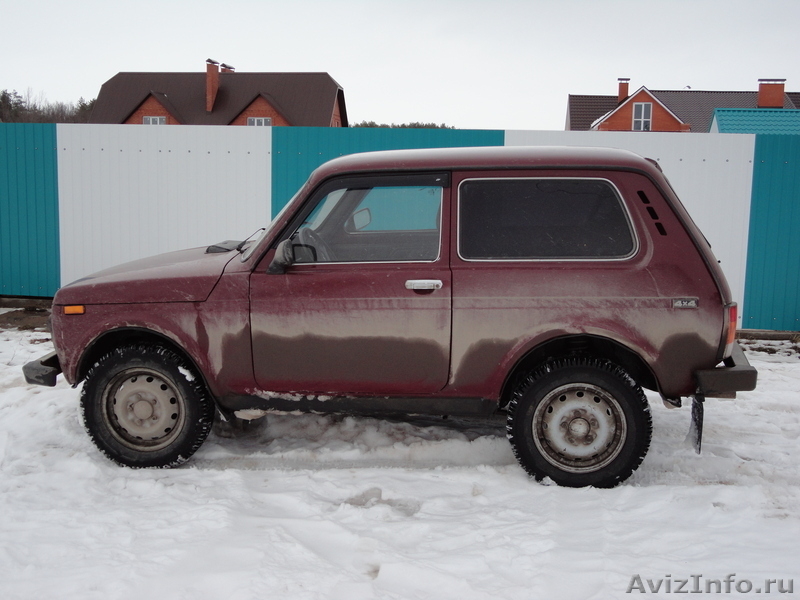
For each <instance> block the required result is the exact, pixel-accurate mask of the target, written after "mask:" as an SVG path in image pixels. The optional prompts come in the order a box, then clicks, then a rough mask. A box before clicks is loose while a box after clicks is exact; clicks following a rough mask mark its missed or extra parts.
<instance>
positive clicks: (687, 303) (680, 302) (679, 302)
mask: <svg viewBox="0 0 800 600" xmlns="http://www.w3.org/2000/svg"><path fill="white" fill-rule="evenodd" d="M699 304H700V301H699V300H698V299H697V298H674V299H673V300H672V308H697V307H698V306H699Z"/></svg>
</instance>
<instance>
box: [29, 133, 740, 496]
mask: <svg viewBox="0 0 800 600" xmlns="http://www.w3.org/2000/svg"><path fill="white" fill-rule="evenodd" d="M735 328H736V305H735V303H734V302H733V300H732V298H731V293H730V290H729V288H728V285H727V283H726V281H725V277H724V275H723V274H722V271H721V269H720V267H719V265H718V263H717V260H716V259H715V258H714V255H713V254H712V251H711V249H710V247H709V245H708V243H707V242H706V240H705V238H704V237H703V235H702V234H701V232H700V231H699V230H698V229H697V227H696V225H695V224H694V223H693V221H692V220H691V218H690V216H689V215H688V213H687V212H686V210H685V209H684V207H683V205H682V204H681V203H680V201H679V199H678V198H677V197H676V196H675V194H674V192H673V190H672V188H671V187H670V185H669V183H668V182H667V180H666V178H665V177H664V175H663V174H662V172H661V170H660V168H659V167H658V166H657V165H656V164H655V163H654V162H652V161H649V160H647V159H643V158H641V157H639V156H637V155H634V154H632V153H629V152H625V151H619V150H609V149H575V148H572V149H567V148H466V149H444V150H411V151H392V152H377V153H366V154H360V155H351V156H347V157H343V158H339V159H336V160H333V161H331V162H329V163H326V164H325V165H323V166H321V167H320V168H318V169H317V170H316V171H315V172H314V173H312V175H311V176H310V178H309V180H308V181H307V182H306V184H305V185H304V186H303V187H302V188H301V190H300V191H299V192H298V193H297V194H296V196H295V197H294V198H293V199H292V200H291V201H290V203H289V204H288V205H287V206H286V207H285V209H284V210H283V211H282V212H281V213H280V214H279V215H278V217H277V218H276V219H275V220H274V221H273V223H272V224H271V225H270V226H269V227H268V228H267V229H266V230H265V231H264V233H263V234H262V235H261V236H260V237H259V238H258V239H257V240H255V241H254V242H250V243H249V244H246V245H245V244H236V243H235V242H233V243H230V242H229V243H223V244H220V245H217V246H213V247H210V248H208V249H205V248H201V249H194V250H187V251H183V252H176V253H171V254H168V255H163V256H158V257H153V258H150V259H144V260H141V261H137V262H135V263H130V264H128V265H123V266H120V267H116V268H114V269H110V270H107V271H103V272H101V273H97V274H95V275H92V276H90V277H87V278H85V279H82V280H79V281H77V282H74V283H72V284H70V285H68V286H65V287H64V288H62V289H61V290H59V292H58V293H57V295H56V297H55V299H54V305H53V340H54V345H55V348H56V355H55V356H49V357H45V358H44V359H42V360H41V361H36V362H34V363H30V364H29V365H28V366H26V374H27V375H28V377H29V380H30V381H32V382H36V383H45V384H53V383H54V381H55V377H56V375H57V374H58V373H63V375H64V377H65V378H66V380H67V381H68V382H69V383H71V384H73V385H76V384H78V383H79V382H81V381H83V380H84V379H86V380H87V382H86V385H84V390H83V397H82V405H83V411H84V418H85V420H86V421H87V428H88V429H89V433H90V435H92V438H93V439H94V441H95V442H96V443H97V444H98V446H99V447H100V449H101V450H103V451H104V452H105V453H106V454H107V455H109V456H110V457H111V458H112V459H114V460H116V461H117V462H120V463H122V464H128V465H132V466H167V465H173V464H179V463H180V462H182V461H183V460H185V459H186V458H188V456H189V455H190V454H191V452H193V451H194V450H195V449H196V448H197V447H199V445H200V443H202V439H204V437H205V434H207V431H208V427H209V426H210V420H211V419H212V418H213V413H214V412H217V413H219V414H220V415H221V416H222V417H223V418H226V419H234V418H237V417H245V418H255V417H257V416H260V415H263V414H266V413H267V412H269V411H294V410H306V411H308V410H314V411H320V412H352V413H368V414H380V413H388V414H393V415H403V414H432V415H472V416H488V415H492V414H495V413H498V412H500V411H506V412H507V413H508V419H509V421H508V430H509V437H510V439H511V442H512V445H513V447H514V450H515V453H516V454H517V457H518V458H519V459H520V462H521V464H522V466H523V467H525V468H526V469H527V470H528V472H529V473H531V474H532V475H533V476H534V477H536V478H543V477H551V478H553V479H554V480H556V481H557V482H559V483H562V484H564V485H575V486H581V485H597V486H609V485H615V484H616V483H618V482H619V481H621V480H623V479H625V478H626V477H627V476H629V475H630V473H631V472H633V470H634V469H635V468H636V467H637V466H638V464H639V463H640V462H641V459H642V457H643V456H644V453H645V452H646V450H647V447H648V445H649V441H650V429H651V422H650V416H649V411H648V410H647V405H646V400H645V399H644V395H643V394H642V391H641V390H642V388H646V389H650V390H654V391H656V392H658V393H659V394H660V395H661V396H662V398H663V399H664V400H665V402H667V403H668V404H669V405H671V406H679V405H680V403H681V398H682V397H684V398H685V397H691V398H693V399H694V405H695V425H696V426H701V425H702V401H703V399H704V398H705V397H707V396H730V395H731V394H734V393H735V392H736V391H738V390H749V389H753V388H754V386H755V382H756V373H755V370H754V369H752V368H751V367H750V366H749V365H748V364H747V362H746V359H745V358H744V355H743V354H742V353H741V351H740V350H738V346H736V343H735V337H734V334H735ZM165 362H166V363H168V364H167V366H164V363H165ZM131 365H134V366H131ZM175 373H178V375H177V376H176V375H175ZM148 377H150V381H149V382H146V380H147V378H148ZM143 378H144V379H143ZM87 388H88V391H87ZM198 398H199V399H198ZM197 405H199V406H200V407H201V408H200V409H199V410H196V408H197ZM171 406H172V407H175V406H177V408H175V409H174V410H173V409H172V408H170V407H171ZM192 420H196V421H200V422H201V423H200V424H199V425H198V424H197V423H194V424H193V423H191V422H190V421H192ZM151 423H153V425H152V426H151V425H150V424H151ZM154 428H155V429H154ZM177 430H181V432H180V433H177ZM699 431H700V429H699V428H698V430H697V435H698V437H697V440H698V446H699V439H700V438H699ZM189 440H191V441H189Z"/></svg>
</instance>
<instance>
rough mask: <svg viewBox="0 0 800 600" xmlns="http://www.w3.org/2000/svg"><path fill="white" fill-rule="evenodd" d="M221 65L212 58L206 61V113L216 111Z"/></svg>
mask: <svg viewBox="0 0 800 600" xmlns="http://www.w3.org/2000/svg"><path fill="white" fill-rule="evenodd" d="M217 65H219V63H218V62H217V61H215V60H211V59H210V58H209V59H208V60H206V112H208V113H210V112H211V111H212V110H214V101H215V100H216V99H217V92H218V91H219V67H218V66H217Z"/></svg>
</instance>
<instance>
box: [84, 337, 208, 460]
mask: <svg viewBox="0 0 800 600" xmlns="http://www.w3.org/2000/svg"><path fill="white" fill-rule="evenodd" d="M81 410H82V412H83V422H84V425H85V427H86V430H87V431H88V432H89V436H90V437H91V438H92V441H93V442H94V443H95V445H96V446H97V447H98V448H99V449H100V450H101V451H102V452H103V453H104V454H105V455H106V456H107V457H108V458H110V459H111V460H113V461H114V462H116V463H119V464H121V465H126V466H129V467H175V466H178V465H180V464H182V463H184V462H186V460H188V458H189V457H190V456H191V455H192V454H194V453H195V452H196V451H197V449H198V448H199V447H200V446H201V445H202V443H203V442H204V441H205V439H206V437H207V436H208V432H209V431H210V430H211V426H212V424H213V421H214V402H213V400H212V399H211V397H210V396H209V394H208V391H207V390H206V389H205V385H204V384H203V382H202V381H201V380H200V378H199V377H198V376H197V374H196V373H194V369H192V367H191V366H190V365H189V364H188V363H187V362H186V361H185V360H184V359H182V358H181V357H180V356H179V355H177V354H176V353H174V352H172V351H171V350H167V349H166V348H163V347H161V346H154V345H145V344H136V345H130V346H122V347H120V348H117V349H115V350H113V351H111V352H109V353H108V354H106V355H105V356H103V357H102V358H101V359H100V360H98V361H97V363H95V365H94V366H93V367H92V369H91V370H90V371H89V373H88V374H87V376H86V381H85V382H84V384H83V391H82V392H81Z"/></svg>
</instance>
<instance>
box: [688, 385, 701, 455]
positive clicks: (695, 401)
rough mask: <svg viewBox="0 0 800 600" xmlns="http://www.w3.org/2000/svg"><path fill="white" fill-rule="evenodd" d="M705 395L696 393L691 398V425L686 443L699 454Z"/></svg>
mask: <svg viewBox="0 0 800 600" xmlns="http://www.w3.org/2000/svg"><path fill="white" fill-rule="evenodd" d="M705 400H706V398H705V395H704V394H702V393H701V392H698V393H696V394H695V395H694V398H692V424H691V425H690V426H689V433H688V434H687V435H686V441H687V442H689V443H691V444H692V446H693V447H694V451H695V452H697V453H698V454H700V447H701V446H702V444H703V403H704V402H705Z"/></svg>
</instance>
